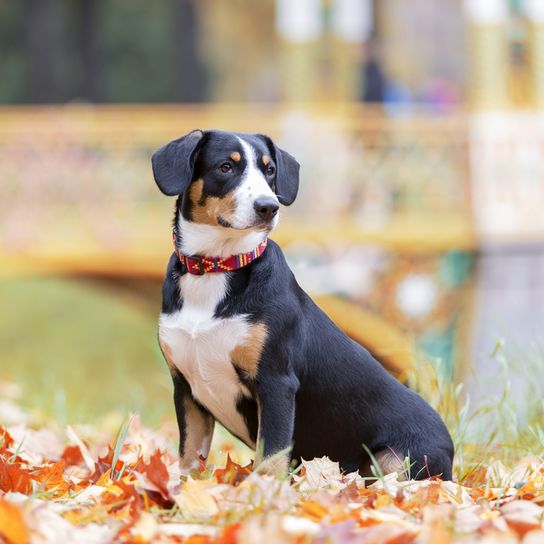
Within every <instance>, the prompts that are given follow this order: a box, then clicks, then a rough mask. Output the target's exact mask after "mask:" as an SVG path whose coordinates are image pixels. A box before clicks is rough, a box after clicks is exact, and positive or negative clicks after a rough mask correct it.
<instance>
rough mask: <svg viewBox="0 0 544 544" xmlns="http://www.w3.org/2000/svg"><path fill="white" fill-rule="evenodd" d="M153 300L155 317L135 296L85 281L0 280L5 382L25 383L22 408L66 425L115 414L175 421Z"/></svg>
mask: <svg viewBox="0 0 544 544" xmlns="http://www.w3.org/2000/svg"><path fill="white" fill-rule="evenodd" d="M156 300H157V309H156V310H155V309H153V311H150V309H149V308H148V307H146V306H145V305H142V304H141V301H140V299H139V298H138V297H137V296H131V295H130V292H129V293H127V292H124V293H122V294H121V296H119V294H116V295H113V294H112V293H111V290H108V289H104V288H103V287H99V286H97V285H96V284H94V283H92V282H88V281H76V280H71V279H62V278H19V279H13V280H4V281H2V282H0V301H1V303H0V304H1V310H2V311H1V312H0V379H3V380H8V381H13V382H15V383H17V384H20V385H21V387H22V390H23V395H24V396H23V399H22V404H23V406H24V407H25V408H28V409H31V410H38V411H40V412H44V413H45V414H50V415H53V416H54V417H55V418H56V419H57V421H59V423H61V424H62V423H69V422H92V421H96V419H97V418H98V417H101V416H105V415H107V414H108V413H110V412H121V413H128V412H139V413H140V414H141V415H142V418H143V419H144V421H146V422H148V423H153V422H157V421H158V420H159V419H160V418H161V417H163V416H164V415H172V414H173V408H172V403H171V394H170V391H171V384H170V377H169V374H168V371H167V369H166V365H165V364H164V362H163V360H162V355H161V354H160V350H159V348H158V346H157V339H156V323H157V317H158V303H159V300H160V294H159V293H157V299H156Z"/></svg>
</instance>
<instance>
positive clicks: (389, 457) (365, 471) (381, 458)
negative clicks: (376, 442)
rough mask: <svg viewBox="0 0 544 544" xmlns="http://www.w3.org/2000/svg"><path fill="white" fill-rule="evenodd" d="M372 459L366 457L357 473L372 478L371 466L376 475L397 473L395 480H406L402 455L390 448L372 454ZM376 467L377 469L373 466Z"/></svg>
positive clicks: (406, 473) (406, 474) (406, 470)
mask: <svg viewBox="0 0 544 544" xmlns="http://www.w3.org/2000/svg"><path fill="white" fill-rule="evenodd" d="M372 457H373V459H371V458H370V457H367V458H366V459H365V461H364V462H363V463H362V465H361V467H360V468H359V472H360V473H361V475H362V476H363V477H364V476H367V477H368V476H374V475H375V474H374V473H373V471H372V468H371V467H372V466H374V472H375V473H376V475H377V474H380V473H381V474H383V475H384V476H385V475H387V474H391V473H393V472H396V473H397V479H398V480H400V481H403V480H407V479H408V467H407V465H406V463H405V462H404V457H403V456H402V454H399V453H397V452H396V451H395V450H393V449H392V448H382V449H380V450H377V451H375V452H374V453H373V454H372ZM376 464H377V465H378V466H377V467H376V466H375V465H376Z"/></svg>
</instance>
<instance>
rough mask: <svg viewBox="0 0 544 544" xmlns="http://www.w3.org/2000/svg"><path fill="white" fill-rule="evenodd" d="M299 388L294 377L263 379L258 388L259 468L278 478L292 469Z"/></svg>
mask: <svg viewBox="0 0 544 544" xmlns="http://www.w3.org/2000/svg"><path fill="white" fill-rule="evenodd" d="M298 387H299V382H298V380H297V378H296V376H294V375H293V374H288V375H279V376H277V375H273V376H263V377H262V379H261V383H260V384H259V387H258V402H257V406H258V418H259V429H258V434H257V450H256V455H255V466H256V467H259V466H261V467H262V469H263V470H264V471H265V472H268V473H271V474H274V475H276V476H285V475H286V474H287V470H288V468H289V460H290V458H291V453H290V449H291V446H292V442H293V432H294V428H295V395H296V392H297V389H298Z"/></svg>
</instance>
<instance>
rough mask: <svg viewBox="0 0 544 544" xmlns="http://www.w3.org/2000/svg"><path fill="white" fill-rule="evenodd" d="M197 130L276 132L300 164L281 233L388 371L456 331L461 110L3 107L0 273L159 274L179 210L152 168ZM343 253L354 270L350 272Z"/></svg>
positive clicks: (461, 268)
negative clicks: (433, 338)
mask: <svg viewBox="0 0 544 544" xmlns="http://www.w3.org/2000/svg"><path fill="white" fill-rule="evenodd" d="M194 128H204V129H205V128H222V129H227V130H228V129H231V130H232V129H234V130H239V131H248V132H262V133H267V134H269V135H270V136H271V137H273V138H275V139H276V141H278V142H279V143H280V145H282V146H283V147H285V148H286V149H288V150H289V151H290V152H291V153H292V154H293V155H295V156H296V157H297V159H298V160H299V162H300V163H301V165H302V170H301V173H302V180H301V192H300V197H299V199H298V200H297V202H296V203H295V205H294V206H293V207H292V208H290V209H287V210H285V211H284V213H283V216H282V221H281V226H280V227H279V229H278V231H277V233H275V235H274V236H273V237H274V238H275V239H276V240H277V241H278V242H279V243H280V244H281V245H282V247H284V249H285V251H286V254H287V256H288V258H289V259H290V261H291V263H292V265H293V267H294V268H295V272H296V274H297V277H299V279H300V280H301V283H302V284H303V285H304V286H305V287H307V289H309V290H310V291H311V292H312V293H314V294H315V295H317V296H319V297H321V298H320V301H321V304H322V305H323V307H324V308H325V309H326V310H327V312H328V313H329V314H330V315H331V317H332V318H333V319H335V320H336V321H337V322H339V323H340V324H341V326H342V327H343V328H344V329H345V330H347V331H349V334H350V335H351V336H353V337H354V338H356V339H359V340H360V341H362V342H364V343H365V344H366V345H368V346H370V348H371V349H372V350H373V351H375V352H376V353H379V354H380V356H381V357H382V359H383V360H386V361H389V363H390V366H391V368H393V369H395V370H396V371H398V372H400V371H402V370H403V369H404V368H405V367H406V365H407V364H409V363H410V361H411V355H410V353H411V348H412V340H413V339H414V335H416V336H415V338H416V339H417V335H423V334H424V333H426V332H427V328H428V327H429V326H430V325H432V326H433V327H434V328H436V327H438V329H440V330H442V331H443V334H448V335H451V334H452V333H451V331H450V329H451V324H452V323H453V322H454V321H455V316H456V314H457V312H458V311H459V301H460V299H461V298H462V297H461V296H460V293H461V292H462V291H463V290H464V289H465V280H466V278H467V274H468V267H467V264H466V259H467V255H470V252H471V251H472V250H474V249H475V247H476V236H475V234H474V228H473V221H472V213H471V198H470V185H469V176H468V160H469V159H468V153H467V120H466V118H465V117H464V116H463V115H461V114H458V113H454V114H449V115H447V116H433V115H428V114H427V115H423V114H421V115H418V114H416V115H411V116H410V117H406V116H403V115H400V116H397V117H386V116H384V115H383V113H381V112H380V111H378V110H375V109H372V108H369V107H362V106H360V105H357V104H339V105H337V106H336V107H334V108H332V109H331V107H330V106H327V108H326V109H322V110H321V109H320V108H315V107H314V108H312V109H311V110H309V109H306V108H299V109H297V108H291V109H286V108H285V106H270V105H254V106H241V105H240V106H237V105H205V106H187V105H184V106H86V105H69V106H63V107H17V108H8V107H4V108H0V164H1V174H2V183H1V184H0V260H1V262H2V266H1V268H0V275H1V276H4V277H7V276H14V275H24V274H31V275H36V274H62V275H66V274H68V275H78V276H81V275H84V276H88V275H92V276H101V277H119V278H152V279H157V280H158V279H160V277H161V276H162V274H163V271H164V266H165V262H166V258H167V255H168V254H169V253H170V251H171V245H170V244H171V241H170V221H171V213H172V206H173V200H172V199H168V198H166V197H164V196H162V195H161V194H160V193H159V191H158V190H157V189H156V187H155V184H154V182H153V178H152V175H151V169H150V162H149V160H150V156H151V153H152V152H153V150H154V149H156V148H157V147H159V146H160V145H162V144H164V143H165V142H167V141H169V140H171V139H173V138H175V137H178V136H179V135H181V134H184V133H186V132H188V131H190V130H192V129H194ZM301 248H302V249H301ZM346 256H347V257H348V258H349V259H350V260H349V263H350V265H349V266H347V267H346V266H338V263H339V262H340V261H341V260H342V261H343V262H345V261H346ZM308 263H311V267H308ZM444 268H447V273H446V275H448V274H449V276H448V277H450V279H449V280H447V281H446V280H444V281H442V279H441V277H442V276H441V275H444V273H445V272H444ZM454 276H455V278H454V279H453V280H452V279H451V278H452V277H454ZM410 282H412V284H413V283H414V282H415V284H414V285H415V288H416V289H417V288H418V286H419V289H420V291H421V292H422V293H423V295H422V296H423V299H425V300H423V306H424V307H421V308H420V306H421V304H422V302H421V300H412V298H413V297H411V294H410V293H412V292H413V290H414V285H412V284H410ZM405 284H406V285H405ZM403 285H405V287H403ZM410 285H412V287H410ZM408 287H410V288H408ZM425 297H426V298H425ZM429 297H430V298H429ZM425 305H427V306H429V307H427V306H425ZM448 331H450V332H448ZM409 338H410V340H408V339H409Z"/></svg>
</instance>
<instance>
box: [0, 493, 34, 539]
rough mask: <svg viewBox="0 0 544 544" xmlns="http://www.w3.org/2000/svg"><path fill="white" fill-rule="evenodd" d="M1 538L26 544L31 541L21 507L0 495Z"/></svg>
mask: <svg viewBox="0 0 544 544" xmlns="http://www.w3.org/2000/svg"><path fill="white" fill-rule="evenodd" d="M0 538H1V539H2V541H3V540H4V539H5V540H6V541H7V542H8V544H26V543H27V542H28V541H29V535H28V529H27V527H26V524H25V521H24V518H23V512H22V511H21V509H20V508H19V507H18V506H17V505H15V504H12V503H10V502H8V501H6V500H4V499H2V497H0Z"/></svg>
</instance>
